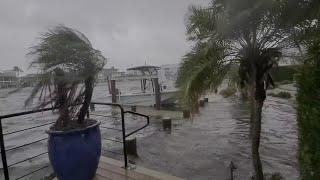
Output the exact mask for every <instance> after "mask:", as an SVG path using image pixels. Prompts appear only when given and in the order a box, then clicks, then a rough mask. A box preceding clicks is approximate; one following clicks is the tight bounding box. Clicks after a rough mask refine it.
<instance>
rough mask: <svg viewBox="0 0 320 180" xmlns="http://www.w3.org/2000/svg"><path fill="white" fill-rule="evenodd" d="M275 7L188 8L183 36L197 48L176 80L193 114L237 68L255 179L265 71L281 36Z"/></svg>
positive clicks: (249, 2) (221, 2)
mask: <svg viewBox="0 0 320 180" xmlns="http://www.w3.org/2000/svg"><path fill="white" fill-rule="evenodd" d="M276 5H277V4H276V2H273V1H272V0H258V1H257V0H241V1H239V0H214V1H212V2H211V4H210V5H209V6H208V7H196V6H192V7H190V11H189V16H188V21H187V35H188V39H189V40H191V41H193V42H194V43H195V45H194V47H193V48H192V50H191V52H189V53H187V54H186V55H185V56H184V58H183V61H182V64H181V67H180V69H179V74H178V80H177V86H178V87H179V88H180V90H181V95H182V102H183V104H184V105H186V106H188V107H190V108H191V109H194V108H195V107H196V106H197V102H198V99H199V98H200V97H201V95H203V94H205V93H206V92H207V91H210V90H212V89H215V88H217V87H218V86H219V85H220V84H221V82H222V81H223V79H224V78H225V75H226V74H227V72H228V71H229V69H230V67H238V72H239V79H240V82H239V83H240V85H241V87H246V88H248V90H249V96H250V103H251V109H250V115H251V118H250V120H251V123H250V134H251V140H252V149H251V150H252V159H253V166H254V170H255V176H254V177H255V179H259V180H262V179H263V171H262V165H261V160H260V156H259V145H260V132H261V111H262V106H263V103H264V100H265V99H266V89H267V88H268V86H269V84H273V81H272V78H271V75H270V73H269V72H270V69H271V68H272V67H273V66H275V65H277V61H278V60H279V57H280V55H281V52H280V49H281V43H282V42H283V40H284V37H285V36H284V34H283V33H282V32H281V31H280V30H279V29H277V28H276V25H275V24H276V22H275V20H276V18H275V17H274V16H273V15H276V13H274V12H273V11H275V10H277V6H276Z"/></svg>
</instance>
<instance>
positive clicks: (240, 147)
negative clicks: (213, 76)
mask: <svg viewBox="0 0 320 180" xmlns="http://www.w3.org/2000/svg"><path fill="white" fill-rule="evenodd" d="M30 91H31V89H30V88H25V89H22V90H21V91H19V92H17V93H15V94H11V95H9V96H8V97H5V98H0V114H6V113H12V112H18V111H21V110H25V108H24V107H23V102H24V100H25V99H26V97H27V95H29V93H30ZM107 95H108V92H107V86H104V85H100V86H97V88H96V89H95V94H94V98H93V100H95V101H99V102H104V101H110V98H109V97H107ZM209 100H210V102H209V103H208V104H206V106H205V107H204V108H201V109H200V113H199V114H198V115H196V116H195V117H193V118H192V119H182V118H178V117H175V119H173V129H172V131H171V132H170V133H169V132H167V131H163V130H162V124H161V119H157V118H156V117H153V118H152V119H151V125H150V126H149V127H147V128H146V129H144V130H143V131H141V132H140V133H139V134H137V135H136V136H137V140H138V154H139V157H138V158H131V159H132V161H134V162H135V163H136V164H138V165H141V166H144V167H147V168H150V169H155V170H159V171H163V172H167V173H170V174H173V175H176V176H180V177H184V178H187V179H228V178H230V170H229V164H230V161H233V162H234V163H235V165H236V167H237V169H236V170H235V179H241V180H242V179H249V177H250V175H251V174H252V166H251V155H250V154H251V153H250V141H249V137H248V129H249V115H248V106H247V104H245V103H243V102H241V101H239V100H238V99H237V98H228V99H225V98H222V97H220V96H211V97H210V99H209ZM139 111H140V109H139V107H138V112H139ZM143 111H146V109H144V110H143ZM143 111H142V109H141V112H143ZM110 112H111V109H110V108H106V107H97V111H96V112H95V113H99V114H100V113H104V114H109V113H110ZM113 115H119V114H117V113H113ZM128 116H129V117H127V118H126V119H127V120H126V126H127V132H130V131H131V130H133V129H136V128H137V127H141V126H142V125H143V124H144V123H145V121H144V120H143V119H140V118H132V117H130V115H128ZM163 116H170V114H163ZM55 118H56V115H52V114H51V112H48V113H39V114H37V115H33V116H26V117H19V118H12V119H8V120H5V121H4V122H3V124H4V131H5V132H12V131H13V130H18V129H23V128H27V127H31V126H34V125H39V124H43V123H48V122H53V121H54V120H55ZM97 119H99V120H100V121H102V125H101V126H102V127H112V128H114V129H119V128H120V126H121V124H120V121H119V120H115V119H110V118H101V117H100V118H99V117H97ZM262 122H263V124H262V136H261V149H260V152H261V159H262V161H263V167H264V170H265V172H268V173H272V172H280V173H281V174H282V175H283V176H284V177H286V179H290V180H291V179H298V168H297V158H296V151H297V125H296V110H295V108H294V107H293V104H292V102H290V101H288V100H283V99H279V98H273V97H268V99H267V100H266V103H265V106H264V109H263V121H262ZM48 126H49V125H48ZM48 126H45V127H42V128H39V129H37V130H32V131H26V132H22V133H18V134H14V135H8V136H6V137H5V144H6V147H7V148H12V147H16V146H17V145H19V144H24V143H27V142H32V141H34V140H38V139H41V138H43V137H46V136H47V135H46V134H45V133H44V131H45V130H46V129H47V128H48ZM101 130H102V134H103V137H104V138H108V139H114V140H120V139H121V138H120V137H121V136H120V134H119V133H118V132H117V131H114V130H110V129H103V128H101ZM103 147H104V150H105V151H104V152H103V154H105V155H109V156H112V157H114V158H121V156H118V155H115V154H114V153H109V151H113V152H118V153H121V151H122V148H121V144H117V143H114V142H111V141H108V140H103ZM44 151H46V142H45V141H43V142H39V143H36V144H34V145H32V146H26V147H24V148H22V149H18V150H13V151H11V152H8V161H9V164H12V163H14V162H18V161H20V160H23V159H25V158H26V157H31V156H34V155H37V154H39V153H41V152H44ZM46 164H48V161H47V157H46V155H45V156H44V157H42V158H40V157H39V158H37V159H34V160H32V161H31V160H30V161H27V162H25V163H22V164H18V165H15V166H13V168H10V172H11V173H10V174H11V176H12V177H18V176H19V175H22V174H24V173H26V172H30V171H32V169H36V168H39V167H41V166H42V165H46ZM48 171H50V170H47V171H46V172H48ZM40 176H41V175H38V176H37V177H40ZM1 178H2V179H3V177H2V176H1V177H0V179H1ZM27 179H28V178H27ZM29 179H30V177H29ZM31 179H36V178H31Z"/></svg>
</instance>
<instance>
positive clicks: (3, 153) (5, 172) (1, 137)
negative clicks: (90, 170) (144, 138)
mask: <svg viewBox="0 0 320 180" xmlns="http://www.w3.org/2000/svg"><path fill="white" fill-rule="evenodd" d="M91 105H100V106H111V107H117V108H119V109H120V115H121V118H120V119H121V129H115V128H112V127H105V126H100V128H101V129H112V130H116V131H119V132H121V136H122V141H118V140H114V139H110V138H102V140H107V141H112V142H116V143H121V144H122V145H123V153H121V155H123V159H124V168H127V167H128V155H127V150H126V138H127V137H129V136H131V135H133V134H135V133H137V132H138V131H140V130H142V129H144V128H145V127H147V126H148V125H149V123H150V121H149V116H146V115H143V114H140V113H137V112H133V111H125V110H124V108H123V107H122V106H121V105H120V104H114V103H103V102H92V103H91ZM56 109H58V107H52V108H43V109H37V110H31V111H24V112H19V113H13V114H7V115H3V116H0V149H1V159H2V168H3V176H4V178H5V180H9V179H10V174H9V168H10V167H13V166H15V165H18V164H20V163H23V162H26V161H30V160H32V159H34V158H37V157H40V156H43V155H46V154H47V153H48V152H47V151H45V152H41V153H38V154H36V155H33V156H31V157H27V158H25V159H23V160H19V161H17V162H13V163H11V164H8V161H7V152H10V151H13V150H16V149H19V148H23V147H26V146H29V145H32V144H35V143H39V142H43V141H45V140H47V139H48V138H47V137H46V138H40V139H37V140H35V141H32V142H28V143H25V144H22V145H18V146H14V147H11V148H6V147H5V142H4V136H7V135H12V134H16V133H19V132H23V131H27V130H32V129H37V128H41V127H44V126H49V125H53V124H54V123H55V122H50V123H44V124H41V125H37V126H32V127H28V128H24V129H19V130H15V131H9V132H3V122H2V121H3V120H5V119H10V118H14V117H19V116H26V115H30V114H35V113H40V112H47V111H54V110H56ZM125 114H133V115H136V116H140V117H143V118H145V120H146V123H145V124H144V125H143V126H142V127H140V128H138V129H135V130H133V131H131V132H129V133H127V132H126V125H125ZM90 116H101V117H106V118H115V117H113V116H108V115H104V114H95V113H90V112H88V113H87V117H88V118H89V117H90ZM109 152H111V153H115V154H119V153H116V152H112V151H109ZM49 166H50V165H49V164H48V165H45V166H42V167H39V168H37V169H35V170H33V171H30V172H27V173H25V174H24V175H22V176H20V177H18V178H15V179H16V180H18V179H23V178H26V177H27V176H30V175H31V174H34V173H36V172H38V171H41V170H43V169H45V168H48V167H49Z"/></svg>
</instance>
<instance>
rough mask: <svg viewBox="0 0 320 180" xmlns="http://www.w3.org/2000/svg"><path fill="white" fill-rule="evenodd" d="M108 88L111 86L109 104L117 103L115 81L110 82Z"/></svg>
mask: <svg viewBox="0 0 320 180" xmlns="http://www.w3.org/2000/svg"><path fill="white" fill-rule="evenodd" d="M110 86H111V102H112V103H117V90H116V80H111V81H110Z"/></svg>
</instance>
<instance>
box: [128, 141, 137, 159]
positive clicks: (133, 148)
mask: <svg viewBox="0 0 320 180" xmlns="http://www.w3.org/2000/svg"><path fill="white" fill-rule="evenodd" d="M126 150H127V153H128V154H129V155H133V156H138V152H137V138H129V139H126Z"/></svg>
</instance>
